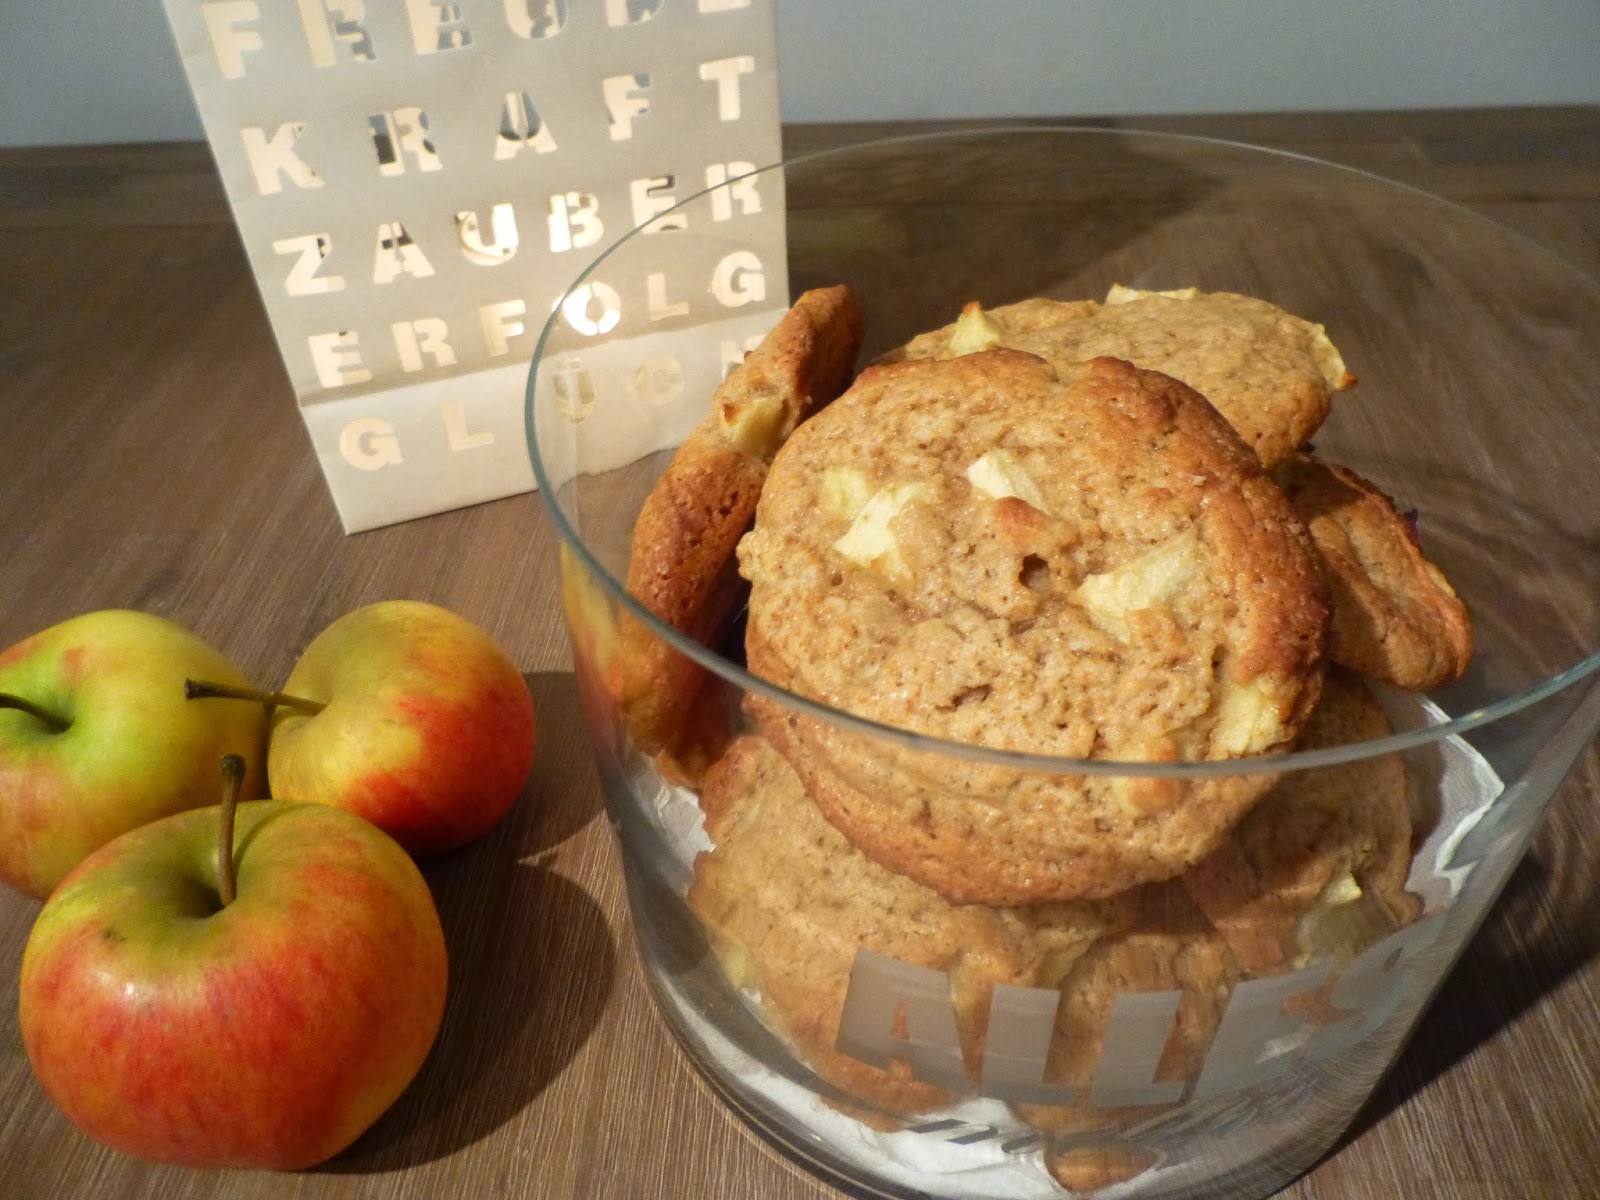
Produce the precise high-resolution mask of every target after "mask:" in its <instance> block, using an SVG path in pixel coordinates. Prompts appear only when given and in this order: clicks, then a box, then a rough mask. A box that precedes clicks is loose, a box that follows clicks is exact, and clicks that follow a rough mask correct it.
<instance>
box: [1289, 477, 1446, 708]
mask: <svg viewBox="0 0 1600 1200" xmlns="http://www.w3.org/2000/svg"><path fill="white" fill-rule="evenodd" d="M1273 477H1274V478H1275V479H1276V480H1277V481H1278V483H1279V485H1280V486H1281V487H1282V488H1283V490H1284V492H1285V494H1287V495H1288V497H1289V502H1290V503H1291V504H1293V505H1294V508H1295V511H1296V512H1298V513H1299V514H1300V519H1301V520H1302V521H1304V522H1305V524H1306V528H1307V530H1309V531H1310V533H1311V540H1312V542H1313V543H1314V544H1315V545H1316V548H1317V553H1318V554H1319V556H1320V557H1321V559H1322V562H1323V565H1324V567H1325V569H1326V573H1327V576H1328V585H1329V589H1330V591H1331V592H1332V601H1333V619H1332V621H1333V623H1332V629H1331V633H1330V635H1329V642H1328V654H1329V657H1330V658H1331V659H1332V660H1333V661H1334V662H1338V663H1342V664H1344V665H1345V666H1347V667H1350V668H1351V669H1353V670H1356V671H1359V672H1361V673H1362V674H1363V675H1366V676H1368V677H1369V678H1372V679H1379V680H1382V681H1383V682H1385V683H1392V684H1394V685H1395V686H1397V687H1402V688H1409V689H1413V690H1420V689H1424V688H1433V687H1439V686H1441V685H1443V684H1446V683H1451V682H1453V681H1454V680H1457V679H1459V678H1460V677H1461V675H1462V673H1463V672H1464V671H1466V669H1467V664H1468V662H1469V661H1470V659H1471V658H1472V625H1471V622H1470V620H1469V618H1468V616H1467V608H1466V605H1464V604H1463V603H1462V602H1461V599H1460V597H1458V596H1457V595H1456V593H1455V589H1453V588H1452V587H1451V586H1450V583H1449V581H1448V580H1447V579H1446V578H1445V577H1444V572H1442V571H1441V570H1439V568H1438V567H1437V566H1435V565H1434V564H1433V563H1431V562H1429V561H1428V559H1427V558H1426V557H1424V555H1423V553H1422V547H1421V545H1420V544H1419V543H1418V541H1417V533H1416V530H1415V528H1413V526H1412V524H1411V522H1410V521H1409V520H1407V519H1406V518H1405V517H1404V516H1402V515H1401V514H1400V513H1399V512H1397V511H1396V509H1395V506H1394V503H1393V501H1391V500H1390V499H1389V497H1387V496H1385V495H1384V494H1383V493H1382V492H1381V491H1379V490H1378V488H1377V487H1376V486H1375V485H1373V484H1372V483H1370V482H1369V481H1367V480H1366V479H1363V478H1362V477H1361V476H1360V475H1358V474H1356V472H1354V471H1352V470H1350V469H1349V468H1348V467H1342V466H1339V465H1338V464H1336V463H1331V462H1327V461H1325V460H1323V459H1320V458H1318V457H1316V456H1315V455H1312V454H1295V455H1292V456H1291V457H1289V458H1288V459H1286V460H1285V461H1284V462H1283V463H1281V464H1280V465H1279V466H1278V467H1277V469H1276V470H1275V471H1274V473H1273Z"/></svg>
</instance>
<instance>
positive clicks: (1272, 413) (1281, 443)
mask: <svg viewBox="0 0 1600 1200" xmlns="http://www.w3.org/2000/svg"><path fill="white" fill-rule="evenodd" d="M992 346H1008V347H1010V348H1012V349H1014V350H1026V351H1028V352H1029V353H1031V354H1037V355H1039V356H1040V357H1042V358H1045V359H1048V360H1049V361H1050V362H1053V363H1056V364H1057V365H1064V364H1068V363H1076V362H1083V361H1084V360H1086V359H1090V358H1095V357H1098V356H1100V355H1108V356H1110V357H1112V358H1122V359H1126V360H1128V361H1129V362H1131V363H1133V364H1134V365H1135V366H1140V367H1147V368H1149V369H1151V370H1155V371H1162V372H1164V373H1166V374H1168V375H1171V376H1173V377H1174V378H1176V379H1181V380H1183V382H1184V383H1186V384H1188V385H1189V386H1190V387H1192V388H1194V389H1195V390H1196V391H1197V392H1199V393H1200V394H1201V395H1203V396H1204V397H1205V398H1206V399H1207V400H1209V401H1210V402H1211V403H1212V404H1213V405H1215V406H1216V407H1217V409H1218V410H1219V411H1220V412H1221V413H1222V415H1223V416H1224V417H1226V418H1227V419H1228V422H1229V424H1231V425H1232V426H1233V427H1234V428H1235V429H1236V430H1238V431H1239V435H1240V436H1241V437H1242V438H1244V440H1245V442H1246V443H1247V444H1248V445H1249V446H1250V448H1251V449H1252V450H1254V451H1255V452H1256V454H1257V456H1258V457H1259V458H1260V459H1261V462H1262V464H1263V465H1265V466H1266V467H1268V468H1271V467H1272V466H1274V465H1275V464H1276V463H1278V462H1280V461H1281V460H1282V459H1283V458H1285V457H1286V456H1287V455H1289V454H1290V453H1291V452H1292V451H1294V450H1295V449H1296V448H1297V447H1299V446H1301V445H1303V444H1304V443H1305V442H1306V440H1307V439H1308V438H1310V436H1311V434H1312V433H1313V432H1314V431H1315V430H1316V428H1317V427H1318V426H1319V425H1321V424H1322V422H1323V420H1324V418H1326V417H1327V415H1328V412H1329V409H1330V407H1331V405H1332V398H1333V395H1334V393H1336V392H1339V391H1342V390H1343V389H1345V388H1348V387H1350V386H1351V385H1352V384H1354V383H1355V376H1353V375H1351V374H1350V372H1349V371H1348V370H1347V369H1346V368H1345V364H1344V359H1343V358H1342V357H1341V356H1340V354H1339V351H1338V349H1337V348H1336V347H1335V346H1334V344H1333V342H1332V341H1331V340H1329V338H1328V334H1327V330H1326V329H1324V327H1323V326H1321V325H1318V324H1316V323H1314V322H1311V321H1307V320H1303V319H1302V318H1300V317H1297V316H1295V315H1294V314H1293V313H1290V312H1286V311H1285V310H1284V309H1282V308H1279V307H1278V306H1277V305H1275V304H1272V303H1269V302H1268V301H1266V300H1261V299H1258V298H1256V297H1254V296H1242V295H1238V294H1236V293H1233V292H1202V291H1200V290H1199V289H1197V288H1180V289H1177V290H1174V291H1162V292H1154V291H1142V290H1139V289H1137V288H1130V287H1125V286H1123V285H1121V284H1116V285H1114V286H1113V287H1112V288H1111V289H1110V291H1108V292H1107V293H1106V298H1105V301H1104V302H1103V303H1102V302H1099V301H1095V300H1052V299H1049V298H1046V297H1034V298H1031V299H1027V300H1022V301H1019V302H1017V303H1015V304H1006V305H1002V306H1000V307H998V308H992V309H987V310H986V309H984V308H982V307H981V306H980V305H978V304H977V303H972V304H969V305H967V307H966V309H965V310H963V312H962V313H961V316H960V318H959V319H958V320H957V321H955V322H954V323H953V324H951V325H947V326H945V327H944V328H943V329H938V330H934V331H932V332H930V333H925V334H922V335H920V336H918V337H916V338H914V339H912V341H911V342H910V343H908V344H907V345H906V346H904V347H903V348H901V349H900V350H898V351H895V352H894V353H892V354H891V355H888V356H886V357H887V358H890V359H900V358H953V357H956V356H959V355H962V354H970V353H972V352H973V351H975V350H982V349H987V348H989V347H992Z"/></svg>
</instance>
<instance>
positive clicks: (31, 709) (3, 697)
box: [0, 692, 72, 733]
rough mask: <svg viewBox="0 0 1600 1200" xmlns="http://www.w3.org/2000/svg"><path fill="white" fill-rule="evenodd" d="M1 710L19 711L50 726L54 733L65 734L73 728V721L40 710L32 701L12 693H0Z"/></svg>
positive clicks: (44, 709) (42, 709)
mask: <svg viewBox="0 0 1600 1200" xmlns="http://www.w3.org/2000/svg"><path fill="white" fill-rule="evenodd" d="M0 708H15V709H19V710H20V711H22V712H25V713H27V714H28V715H29V716H30V717H34V718H36V719H37V720H40V721H43V722H44V723H45V724H46V725H48V726H50V731H51V732H52V733H65V732H66V731H67V730H68V729H69V728H71V726H72V722H71V721H66V720H63V719H62V718H60V717H58V716H56V714H55V713H53V712H51V711H50V710H49V709H48V708H40V707H39V706H38V705H37V704H35V703H34V702H33V701H32V700H24V699H23V698H22V697H21V696H14V695H12V694H11V693H10V692H0Z"/></svg>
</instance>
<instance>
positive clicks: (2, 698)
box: [0, 609, 267, 898]
mask: <svg viewBox="0 0 1600 1200" xmlns="http://www.w3.org/2000/svg"><path fill="white" fill-rule="evenodd" d="M191 675H204V676H207V677H209V678H216V679H220V680H224V681H227V682H237V683H241V684H242V683H243V682H244V677H243V676H242V675H241V674H240V673H239V671H238V669H237V668H235V667H234V665H233V664H232V663H231V662H229V661H228V660H227V659H226V658H225V657H224V656H223V655H222V654H220V653H218V652H217V651H216V650H214V649H212V648H211V647H210V646H208V645H207V644H206V643H205V642H203V641H201V640H200V639H199V638H198V637H196V636H195V635H194V634H193V633H190V632H189V631H188V630H186V629H184V628H183V627H182V626H180V625H177V624H175V623H174V622H172V621H169V620H166V619H164V618H162V617H157V616H154V615H152V614H150V613H143V612H134V611H130V610H127V609H106V610H103V611H100V612H91V613H85V614H83V615H81V616H77V617H73V618H71V619H70V620H67V621H63V622H61V623H60V624H58V625H53V626H51V627H50V628H49V629H46V630H43V631H42V632H40V633H36V634H34V635H33V636H32V637H28V638H25V639H24V640H22V641H20V642H18V643H17V644H16V645H14V646H11V647H10V648H8V649H6V650H0V880H3V881H4V882H5V883H6V884H8V885H9V886H11V887H13V888H16V889H17V890H18V891H21V892H25V893H27V894H28V895H31V896H37V897H40V898H43V897H44V896H46V895H48V894H49V893H50V891H51V889H52V888H54V887H55V886H56V884H57V883H59V882H60V881H61V879H62V877H63V876H65V875H66V873H67V872H68V871H69V870H71V869H72V867H74V866H75V865H76V864H77V863H78V862H79V861H80V860H82V859H83V858H84V856H85V855H87V854H88V853H89V852H90V851H92V850H95V849H97V848H98V847H100V846H102V845H104V844H105V843H106V842H108V841H110V840H111V839H112V838H114V837H116V836H117V835H118V834H121V833H124V832H126V831H127V830H130V829H133V828H135V827H137V826H139V825H143V824H145V823H147V822H149V821H153V820H156V819H157V818H158V817H164V816H167V815H169V814H171V813H175V812H180V811H182V810H184V809H190V808H196V807H199V806H202V805H213V804H215V803H216V798H217V760H218V759H219V757H220V756H222V755H224V754H237V755H240V756H241V757H243V758H244V759H245V761H246V762H247V763H249V764H252V770H251V772H250V775H249V777H248V778H247V779H246V781H245V784H244V789H245V790H244V794H245V796H246V798H253V797H256V796H260V795H263V794H264V792H265V783H264V779H265V773H264V770H263V768H264V766H265V759H266V739H267V722H266V713H265V711H264V710H263V709H262V708H261V706H260V705H252V704H231V703H228V702H226V701H221V700H211V701H206V702H204V703H199V704H195V703H186V702H185V700H184V679H185V677H186V676H191Z"/></svg>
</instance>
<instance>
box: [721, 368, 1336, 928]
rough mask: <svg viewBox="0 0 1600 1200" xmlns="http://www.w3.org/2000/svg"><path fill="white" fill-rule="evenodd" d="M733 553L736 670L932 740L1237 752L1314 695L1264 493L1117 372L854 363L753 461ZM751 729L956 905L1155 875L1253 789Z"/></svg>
mask: <svg viewBox="0 0 1600 1200" xmlns="http://www.w3.org/2000/svg"><path fill="white" fill-rule="evenodd" d="M739 559H740V564H741V570H742V572H743V573H744V574H745V576H746V577H747V578H748V579H749V580H750V581H751V585H752V591H751V603H750V617H749V626H748V631H747V637H746V652H747V657H748V660H749V663H750V666H751V669H752V670H753V671H754V672H755V673H756V674H758V675H762V676H764V677H765V678H767V679H769V680H771V681H773V682H775V683H777V684H779V685H780V686H782V687H785V688H787V689H789V690H791V691H794V692H797V693H799V694H801V695H805V696H808V697H811V698H814V699H818V700H821V701H824V702H825V703H827V704H829V705H832V706H834V707H836V708H839V709H843V710H845V711H847V712H851V713H854V714H856V715H858V716H862V717H866V718H869V719H870V720H873V721H876V722H880V723H882V724H886V725H891V726H895V727H897V728H899V729H903V730H910V731H913V732H917V733H923V734H929V735H932V736H934V737H937V738H941V739H948V740H951V741H959V742H968V743H972V744H975V745H978V746H983V747H989V748H994V749H1002V750H1020V751H1025V752H1030V753H1035V754H1044V755H1052V756H1058V757H1068V758H1096V759H1112V760H1133V761H1141V762H1146V761H1172V760H1179V759H1218V758H1232V757H1237V756H1245V755H1255V754H1259V753H1261V752H1264V751H1269V750H1273V749H1275V748H1278V747H1281V746H1283V745H1285V744H1286V743H1288V742H1289V741H1290V740H1292V739H1293V737H1294V736H1295V734H1296V733H1297V732H1298V730H1299V728H1300V725H1301V724H1302V722H1303V721H1304V719H1305V716H1306V714H1307V713H1308V712H1309V711H1310V709H1311V707H1312V705H1313V704H1314V702H1315V700H1316V696H1317V692H1318V688H1319V686H1320V678H1321V670H1322V650H1323V641H1324V635H1325V629H1326V620H1327V609H1326V604H1325V597H1324V592H1323V583H1322V577H1321V575H1320V572H1319V569H1318V567H1317V565H1316V563H1315V560H1314V559H1313V557H1312V552H1311V549H1310V545H1309V541H1308V539H1307V537H1306V533H1305V530H1304V528H1303V527H1302V525H1301V524H1300V522H1299V520H1298V519H1297V518H1296V517H1295V515H1294V513H1293V511H1292V510H1291V509H1290V507H1289V505H1288V502H1287V501H1286V499H1285V498H1284V496H1283V494H1282V492H1281V491H1280V490H1279V489H1278V488H1277V487H1276V486H1275V485H1274V484H1273V483H1272V482H1271V480H1270V479H1268V478H1267V476H1266V475H1265V473H1264V472H1263V470H1262V468H1261V466H1260V464H1259V462H1258V461H1257V459H1256V458H1255V456H1254V455H1253V454H1252V453H1251V452H1250V450H1249V448H1248V447H1246V446H1245V445H1244V444H1243V442H1242V441H1241V440H1240V439H1239V437H1238V436H1237V434H1236V433H1235V432H1234V431H1233V430H1232V429H1231V428H1230V427H1229V426H1228V425H1227V423H1226V422H1225V421H1223V420H1222V418H1221V417H1220V416H1219V415H1218V414H1217V412H1216V410H1215V409H1214V408H1212V407H1211V406H1210V405H1209V404H1207V403H1206V402H1205V401H1204V400H1203V399H1202V398H1201V397H1200V396H1198V395H1197V394H1196V393H1195V392H1194V391H1193V390H1192V389H1190V388H1188V387H1186V386H1184V385H1183V384H1181V383H1179V382H1178V381H1176V380H1173V379H1171V378H1170V377H1168V376H1165V375H1162V374H1160V373H1158V372H1153V371H1144V370H1140V369H1137V368H1135V367H1132V366H1131V365H1129V364H1127V363H1125V362H1121V361H1118V360H1115V359H1095V360H1091V361H1090V362H1088V363H1084V364H1077V365H1073V366H1068V367H1062V368H1058V367H1056V366H1052V365H1051V364H1049V363H1047V362H1045V361H1043V360H1042V359H1040V358H1038V357H1037V356H1034V355H1031V354H1025V353H1021V352H1017V351H1013V350H1006V349H997V350H987V351H982V352H978V353H974V354H970V355H966V356H963V357H959V358H954V359H947V360H921V361H911V362H905V363H900V364H893V365H885V366H877V367H873V368H870V369H869V370H867V371H865V372H863V373H862V374H861V376H859V377H858V379H857V381H856V383H855V384H854V385H852V387H851V388H850V390H849V391H847V392H846V393H845V395H844V396H842V397H840V399H839V400H837V401H836V402H835V403H834V404H833V405H832V406H830V407H829V408H828V409H827V410H825V411H824V412H823V413H820V414H818V415H817V416H816V417H814V418H812V419H811V420H810V421H808V422H807V423H806V424H805V425H803V426H802V427H801V428H800V429H799V430H797V431H796V433H795V435H794V437H792V438H791V439H790V441H789V442H788V444H787V445H786V446H785V447H784V449H783V450H782V451H781V452H780V453H779V455H778V456H777V458H776V459H775V461H774V463H773V467H772V471H771V474H770V476H769V478H768V482H767V486H766V488H765V490H764V491H763V494H762V499H761V504H760V507H759V509H758V512H757V517H756V524H755V527H754V528H753V530H752V532H751V533H750V534H749V535H747V536H746V538H745V539H744V540H743V541H742V542H741V544H740V548H739ZM751 708H752V710H753V711H754V712H755V713H756V714H757V716H758V718H759V719H761V720H763V722H764V725H765V727H767V728H768V731H769V734H770V736H771V737H772V738H773V740H774V742H775V744H777V745H778V747H779V748H780V749H781V750H782V751H783V752H784V753H785V754H786V756H788V757H789V758H790V759H791V761H792V762H793V763H794V764H795V767H796V769H797V771H798V772H799V773H800V775H801V776H802V778H803V779H804V780H805V782H806V784H807V787H808V789H809V790H810V791H811V794H812V795H813V796H814V797H815V798H816V800H817V802H818V804H819V805H820V806H821V807H822V809H823V811H824V812H825V813H826V815H827V816H828V817H829V819H830V820H832V821H833V822H834V823H835V824H836V825H838V827H839V828H840V829H841V830H843V831H844V832H845V834H846V835H847V836H849V837H850V839H851V840H852V841H853V842H854V843H855V844H856V845H858V846H859V847H861V848H862V849H863V850H864V851H865V852H866V853H868V854H870V855H871V856H873V857H874V858H876V859H878V861H880V862H882V863H884V864H885V865H887V866H889V867H891V868H892V869H894V870H897V871H901V872H903V873H905V874H908V875H911V876H912V877H913V878H916V879H918V880H920V881H921V882H923V883H926V884H928V885H929V886H932V887H935V888H937V889H939V890H940V891H942V892H943V893H944V894H945V895H946V896H948V897H950V898H951V899H954V900H958V901H964V902H970V901H982V902H991V903H1025V902H1029V901H1034V900H1044V899H1070V898H1081V897H1098V896H1107V895H1111V894H1113V893H1115V892H1117V891H1120V890H1122V889H1124V888H1127V887H1130V886H1133V885H1134V884H1138V883H1143V882H1147V881H1149V880H1153V879H1163V878H1169V877H1171V876H1173V875H1175V874H1177V873H1178V872H1179V871H1180V870H1182V869H1183V867H1185V866H1186V865H1188V864H1189V863H1190V862H1193V861H1195V860H1196V859H1198V858H1199V857H1201V856H1202V855H1204V854H1205V853H1206V852H1207V851H1208V850H1209V849H1210V848H1211V847H1212V846H1213V845H1214V844H1215V843H1216V841H1217V840H1218V839H1219V838H1220V837H1221V836H1222V834H1223V832H1224V831H1225V830H1226V829H1227V828H1228V826H1229V825H1231V824H1232V822H1233V821H1234V820H1236V819H1237V818H1238V816H1239V815H1240V814H1241V813H1242V812H1243V811H1244V810H1245V809H1246V808H1247V807H1248V805H1249V804H1250V802H1251V801H1252V800H1254V799H1255V797H1256V796H1258V795H1259V794H1260V793H1261V792H1262V791H1263V790H1265V788H1266V787H1267V786H1268V785H1269V783H1270V777H1268V776H1266V775H1263V774H1260V773H1259V772H1258V773H1257V774H1240V775H1236V776H1226V777H1217V778H1208V779H1198V780H1193V781H1179V780H1175V779H1170V778H1169V779H1142V778H1135V777H1129V776H1064V775H1057V774H1051V773H1046V772H1032V771H1023V770H1019V769H1017V768H1016V767H1013V766H1010V765H1006V764H998V765H997V764H986V763H976V762H970V761H966V762H962V761H956V760H952V759H951V758H950V757H949V756H948V755H946V754H942V753H930V752H927V751H922V750H918V749H916V748H914V747H908V746H902V745H895V744H892V743H890V742H887V741H884V740H883V739H879V738H875V737H873V736H871V735H870V734H867V733H863V732H860V731H857V730H852V729H848V728H843V727H841V726H839V725H836V724H830V723H828V722H826V721H823V720H821V719H819V718H815V717H811V716H808V715H807V714H805V713H803V712H799V711H783V710H782V709H780V707H779V706H777V705H774V704H772V703H771V702H766V701H760V700H756V701H754V702H753V703H752V704H751ZM1251 769H1252V768H1251V766H1250V765H1249V764H1243V765H1242V766H1241V770H1242V771H1249V770H1251Z"/></svg>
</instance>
